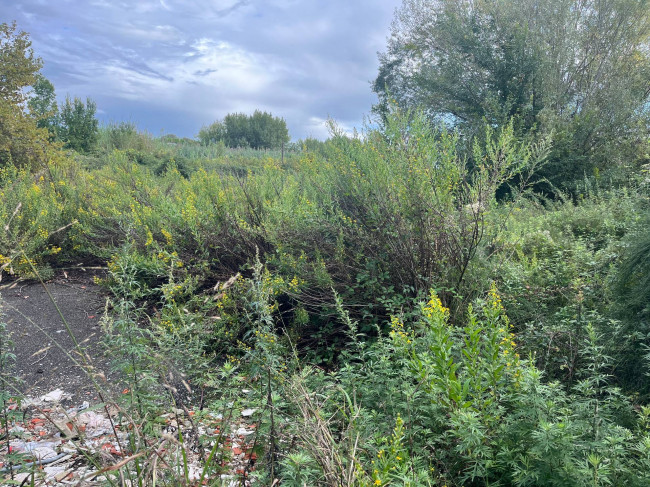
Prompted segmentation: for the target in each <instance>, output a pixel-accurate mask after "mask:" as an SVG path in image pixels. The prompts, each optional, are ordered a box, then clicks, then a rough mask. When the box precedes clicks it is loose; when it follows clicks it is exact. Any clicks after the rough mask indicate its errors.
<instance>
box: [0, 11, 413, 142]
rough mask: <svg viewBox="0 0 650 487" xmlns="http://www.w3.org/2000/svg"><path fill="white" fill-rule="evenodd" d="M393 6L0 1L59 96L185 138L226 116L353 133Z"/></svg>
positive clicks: (306, 132) (304, 130) (297, 131)
mask: <svg viewBox="0 0 650 487" xmlns="http://www.w3.org/2000/svg"><path fill="white" fill-rule="evenodd" d="M400 3H401V2H400V1H399V0H247V1H246V0H244V1H236V0H194V1H181V0H138V1H135V0H132V1H120V0H0V11H2V12H3V15H2V17H3V18H2V19H0V22H9V21H11V20H16V21H17V23H18V28H19V29H20V30H24V31H26V32H28V33H29V34H30V36H31V39H32V43H33V48H34V50H35V51H36V54H37V55H39V56H40V57H41V58H42V59H43V61H44V63H45V66H44V68H43V74H44V75H45V76H46V77H47V78H48V79H49V80H50V81H52V83H53V84H54V86H55V88H56V92H57V97H58V98H59V99H60V100H62V99H64V98H65V96H66V94H70V95H72V96H80V97H82V98H85V97H87V96H88V97H90V98H92V99H93V100H95V102H96V103H97V106H98V116H99V118H100V119H101V120H102V121H121V120H129V121H132V122H135V123H136V124H137V125H138V126H139V127H140V128H141V129H146V130H148V131H149V132H151V133H152V134H153V135H156V136H157V135H161V134H162V133H174V134H176V135H179V136H187V137H193V136H195V135H196V134H197V133H198V131H199V129H200V128H201V126H202V125H204V124H209V123H211V122H212V121H214V120H216V119H219V118H223V116H225V115H226V114H227V113H230V112H245V113H252V112H253V111H254V110H255V109H260V110H265V111H270V112H271V113H273V114H274V115H276V116H281V117H283V118H284V119H285V120H286V121H287V124H288V126H289V131H290V133H291V136H292V138H293V139H294V140H295V139H298V138H303V137H307V136H313V137H318V138H324V137H326V136H327V129H326V128H325V125H324V122H325V120H326V119H327V117H328V116H329V117H332V118H333V119H334V120H336V121H337V123H338V124H339V126H340V127H341V128H343V129H350V128H351V127H360V126H361V124H362V122H363V117H364V115H367V114H368V113H369V112H370V107H371V105H372V104H373V103H374V102H375V100H376V98H375V95H374V94H373V93H372V91H371V88H370V82H371V81H372V80H373V79H374V77H375V76H376V74H377V67H378V61H377V51H382V50H383V49H384V48H385V45H386V37H387V36H388V34H389V28H390V22H391V20H392V17H393V13H394V10H395V8H396V7H398V6H399V5H400Z"/></svg>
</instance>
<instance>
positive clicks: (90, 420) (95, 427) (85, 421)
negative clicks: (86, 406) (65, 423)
mask: <svg viewBox="0 0 650 487" xmlns="http://www.w3.org/2000/svg"><path fill="white" fill-rule="evenodd" d="M77 423H78V424H82V425H86V436H87V437H88V438H94V437H96V436H100V435H105V434H106V433H109V432H110V431H111V421H110V420H109V419H108V418H105V417H104V416H102V415H101V414H97V413H96V412H94V411H86V412H85V413H81V414H80V415H79V416H77Z"/></svg>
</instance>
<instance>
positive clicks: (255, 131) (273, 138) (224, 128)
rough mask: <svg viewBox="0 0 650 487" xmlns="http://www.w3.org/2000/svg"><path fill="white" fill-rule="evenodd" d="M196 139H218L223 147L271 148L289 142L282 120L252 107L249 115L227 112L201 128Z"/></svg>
mask: <svg viewBox="0 0 650 487" xmlns="http://www.w3.org/2000/svg"><path fill="white" fill-rule="evenodd" d="M198 138H199V140H200V141H201V144H203V145H210V144H216V143H219V142H221V143H223V144H225V146H226V147H251V148H253V149H275V148H278V147H280V146H281V145H282V144H284V143H286V142H289V131H288V130H287V124H286V122H285V121H284V119H282V118H278V117H274V116H273V115H271V114H270V113H267V112H261V111H260V110H255V112H254V113H253V114H252V115H246V114H244V113H229V114H228V115H226V116H225V117H224V119H223V121H216V122H214V123H212V124H211V125H209V126H207V127H203V128H202V129H201V130H200V131H199V134H198Z"/></svg>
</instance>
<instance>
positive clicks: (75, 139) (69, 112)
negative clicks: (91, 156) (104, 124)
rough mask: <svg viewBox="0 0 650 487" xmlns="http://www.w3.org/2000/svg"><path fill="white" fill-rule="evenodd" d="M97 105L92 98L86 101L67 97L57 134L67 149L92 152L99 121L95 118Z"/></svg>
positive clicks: (61, 112)
mask: <svg viewBox="0 0 650 487" xmlns="http://www.w3.org/2000/svg"><path fill="white" fill-rule="evenodd" d="M96 111H97V105H96V104H95V102H93V101H92V100H91V99H87V100H86V103H85V104H84V102H83V101H82V100H81V99H80V98H77V97H75V98H74V100H71V99H70V97H69V96H68V97H66V99H65V103H63V104H62V105H61V107H60V110H59V112H60V114H59V126H58V128H57V136H58V139H59V140H60V141H62V142H63V143H64V147H66V148H67V149H73V150H75V151H77V152H90V151H92V150H93V149H94V148H95V145H96V144H97V137H98V130H99V129H98V127H99V122H98V121H97V119H96V118H95V112H96Z"/></svg>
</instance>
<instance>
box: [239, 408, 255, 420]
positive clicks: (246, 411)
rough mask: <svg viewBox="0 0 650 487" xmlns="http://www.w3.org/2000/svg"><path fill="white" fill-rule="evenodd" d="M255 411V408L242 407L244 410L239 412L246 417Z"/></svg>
mask: <svg viewBox="0 0 650 487" xmlns="http://www.w3.org/2000/svg"><path fill="white" fill-rule="evenodd" d="M255 411H257V409H244V410H243V411H242V412H241V415H242V416H243V417H244V418H248V417H249V416H252V415H253V414H254V413H255Z"/></svg>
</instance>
